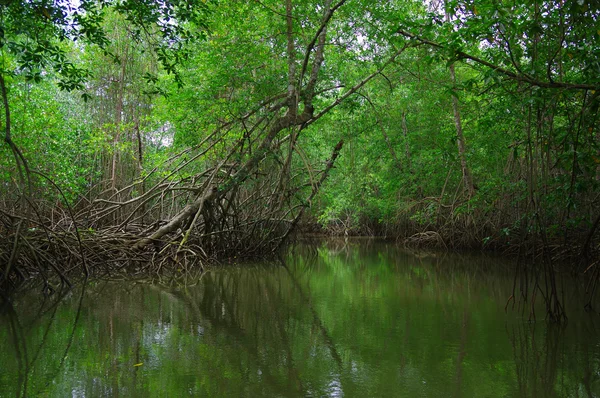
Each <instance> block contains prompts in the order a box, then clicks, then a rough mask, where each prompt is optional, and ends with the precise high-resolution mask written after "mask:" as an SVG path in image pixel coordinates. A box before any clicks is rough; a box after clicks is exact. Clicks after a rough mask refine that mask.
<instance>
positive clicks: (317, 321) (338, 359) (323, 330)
mask: <svg viewBox="0 0 600 398" xmlns="http://www.w3.org/2000/svg"><path fill="white" fill-rule="evenodd" d="M281 264H282V266H283V268H285V270H286V271H287V272H288V274H289V276H290V279H291V280H292V282H293V283H294V286H295V287H296V289H298V293H299V294H300V297H302V300H304V302H306V304H307V305H308V308H309V310H310V312H311V314H312V316H313V321H314V323H315V324H316V325H317V327H318V328H319V330H320V331H321V333H322V334H323V338H324V339H325V343H326V344H327V347H328V348H329V351H330V352H331V356H332V357H333V359H334V360H335V362H336V363H337V365H338V367H339V368H340V371H341V370H342V367H343V363H342V358H341V357H340V354H339V353H338V352H337V349H336V348H335V343H334V342H333V339H332V338H331V336H330V335H329V333H328V332H327V329H326V328H325V325H323V322H322V321H321V318H319V314H317V311H315V309H314V307H313V306H312V304H311V302H310V300H309V299H308V298H307V297H306V295H305V294H304V291H303V290H302V286H300V283H298V280H297V279H296V278H295V277H294V275H293V274H292V272H291V271H290V269H289V268H288V266H287V264H286V263H285V262H282V263H281Z"/></svg>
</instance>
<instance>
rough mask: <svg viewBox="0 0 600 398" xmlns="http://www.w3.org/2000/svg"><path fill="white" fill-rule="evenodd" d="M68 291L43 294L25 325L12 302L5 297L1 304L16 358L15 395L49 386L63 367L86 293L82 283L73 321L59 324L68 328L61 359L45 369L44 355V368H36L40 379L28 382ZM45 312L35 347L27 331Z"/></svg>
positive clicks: (34, 329) (28, 393)
mask: <svg viewBox="0 0 600 398" xmlns="http://www.w3.org/2000/svg"><path fill="white" fill-rule="evenodd" d="M68 293H70V290H69V289H65V290H64V291H62V292H61V293H60V294H56V295H55V296H54V299H53V300H52V301H48V298H47V297H44V300H43V302H42V303H41V305H40V308H39V310H38V312H37V314H36V316H34V317H33V319H32V321H31V322H30V325H27V326H25V327H24V326H23V325H22V324H21V319H20V317H19V315H18V314H17V312H16V311H15V308H14V307H13V305H12V303H11V302H9V301H5V302H4V303H3V305H2V308H0V314H1V315H2V317H3V318H6V319H7V320H8V324H9V329H10V332H11V333H10V337H11V339H10V341H9V344H8V346H9V347H12V348H13V349H14V353H15V358H16V361H17V365H18V367H17V384H16V390H15V396H17V397H27V396H31V395H37V394H39V393H41V392H42V391H43V390H44V389H45V388H46V387H48V385H49V384H50V383H52V381H53V380H54V379H55V377H56V375H57V374H58V373H59V372H60V371H61V369H63V367H64V364H65V360H66V359H67V355H68V354H69V350H70V349H71V346H72V344H73V339H74V336H75V331H76V329H77V326H78V321H79V318H80V314H81V308H82V303H83V298H84V296H85V284H84V285H83V286H82V287H81V293H80V296H79V302H78V305H77V309H76V312H75V316H74V318H73V320H72V324H71V325H59V327H61V328H64V330H65V331H67V330H70V332H69V334H68V337H67V341H66V344H65V346H64V351H63V353H62V355H61V356H60V360H59V361H54V362H53V363H51V364H50V366H51V367H54V369H52V368H50V369H48V368H47V367H48V363H47V361H46V360H45V359H44V360H43V361H42V362H43V363H42V364H41V365H40V366H42V367H44V368H45V369H44V372H38V373H42V374H43V378H42V379H41V380H33V382H32V383H30V380H29V379H30V375H31V374H32V373H34V369H35V367H36V365H37V361H38V359H40V354H41V353H42V351H44V350H45V349H46V348H47V347H46V345H47V343H48V335H49V333H50V331H51V329H52V326H53V324H54V322H55V319H56V313H57V310H58V308H59V307H60V304H61V302H62V301H63V299H64V298H65V296H66V295H67V294H68ZM48 314H49V318H48V320H47V322H46V324H45V325H44V326H43V329H44V332H43V335H42V337H41V340H40V342H39V344H38V345H37V347H35V346H34V347H29V344H28V341H29V340H30V338H31V336H30V334H33V333H34V332H36V328H33V327H32V326H33V324H34V323H35V322H36V321H37V320H39V319H40V318H42V317H44V316H46V315H48ZM69 326H70V328H69ZM36 327H37V325H36ZM28 347H29V348H30V349H33V351H29V350H28ZM51 349H57V347H52V348H51ZM30 354H32V355H31V357H30V356H29V355H30ZM7 371H8V369H5V372H7ZM32 385H33V386H32ZM38 389H40V391H37V390H38Z"/></svg>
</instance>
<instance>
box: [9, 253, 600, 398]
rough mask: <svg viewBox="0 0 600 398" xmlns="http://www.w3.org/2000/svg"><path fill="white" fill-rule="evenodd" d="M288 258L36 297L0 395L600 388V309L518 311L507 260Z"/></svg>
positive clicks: (489, 392) (569, 392)
mask: <svg viewBox="0 0 600 398" xmlns="http://www.w3.org/2000/svg"><path fill="white" fill-rule="evenodd" d="M286 264H287V267H283V266H281V265H280V264H279V265H278V264H260V265H259V264H257V265H252V266H248V265H245V266H224V267H221V268H213V269H212V270H211V271H210V272H207V273H205V274H204V275H203V277H202V278H201V280H200V281H194V283H191V284H190V285H188V286H187V287H185V286H179V287H175V286H169V280H168V279H163V280H162V283H161V284H148V283H135V284H134V283H132V282H95V283H93V284H90V285H89V286H87V287H86V288H85V289H84V290H81V289H80V290H75V291H72V292H70V293H69V294H68V295H67V296H66V297H64V298H63V299H62V300H60V301H56V300H55V301H53V300H48V301H47V302H43V301H42V300H41V299H40V298H39V297H38V296H35V295H33V294H32V295H31V297H30V298H23V299H22V300H20V301H19V302H17V303H15V304H14V307H13V309H14V311H11V310H10V309H6V308H5V309H4V311H3V312H2V314H0V341H1V342H2V343H0V344H2V346H1V350H0V369H1V372H0V396H8V397H11V396H50V397H84V396H85V397H102V396H113V397H116V396H121V397H182V396H209V397H217V396H226V397H240V396H246V397H259V396H266V397H277V396H282V397H288V396H290V397H294V396H313V397H325V396H331V397H341V396H346V397H563V396H564V397H567V396H568V397H591V396H600V333H598V331H599V330H600V329H599V328H600V319H599V318H600V317H599V316H598V315H590V314H588V313H585V312H583V311H582V310H580V309H579V308H580V306H572V307H573V308H570V309H569V315H570V318H569V323H568V324H567V325H566V327H556V326H552V325H548V324H546V323H545V322H544V321H543V314H542V313H541V312H539V313H538V321H537V322H530V321H528V319H529V309H528V308H529V306H527V310H526V311H525V312H523V311H521V310H518V309H516V310H514V311H509V312H508V314H506V313H505V312H504V307H505V304H506V301H507V298H508V297H509V296H510V294H511V291H512V283H513V279H512V278H513V276H512V275H513V274H512V267H513V266H514V265H513V264H512V263H510V262H507V261H506V260H500V259H494V258H489V257H484V256H481V255H473V254H471V255H465V254H463V255H460V254H443V253H426V252H420V253H411V252H408V251H406V250H402V249H399V248H397V247H396V246H394V245H390V244H385V243H377V242H373V241H359V242H353V243H348V244H345V243H344V242H343V241H336V242H321V243H318V244H314V245H310V244H306V245H303V246H301V247H299V248H297V249H296V250H294V251H293V252H292V253H291V254H290V255H289V256H288V257H287V260H286ZM565 292H566V293H565V295H566V298H567V300H570V301H573V302H575V300H576V299H577V296H578V294H579V292H578V290H577V289H566V290H565ZM540 318H542V319H540Z"/></svg>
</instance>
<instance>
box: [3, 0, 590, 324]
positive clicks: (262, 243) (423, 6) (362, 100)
mask: <svg viewBox="0 0 600 398" xmlns="http://www.w3.org/2000/svg"><path fill="white" fill-rule="evenodd" d="M599 17H600V4H599V3H598V2H595V1H591V0H582V1H567V0H561V1H541V0H527V1H524V2H514V1H505V0H478V1H472V0H446V1H424V0H415V1H385V2H377V1H372V0H338V1H335V0H333V1H332V0H315V1H313V0H306V1H292V0H277V1H276V0H260V1H259V0H253V1H221V0H205V1H186V0H147V1H140V0H81V1H78V2H76V1H71V0H26V1H3V2H1V4H0V57H1V66H0V94H1V97H2V106H1V108H2V112H1V115H2V116H1V118H0V121H1V128H2V130H3V133H2V134H3V136H4V142H3V144H2V145H1V146H0V273H1V274H0V292H1V296H2V298H3V299H4V300H7V299H9V298H10V297H11V296H12V295H14V294H15V293H16V292H19V291H21V290H23V289H27V288H31V287H32V286H35V287H36V288H40V290H41V291H42V292H44V294H50V293H52V292H53V291H56V290H57V289H59V288H60V287H61V286H70V285H72V284H73V283H75V281H78V280H81V279H83V278H88V277H90V276H95V277H99V276H103V277H105V276H108V277H110V276H114V275H120V274H123V273H125V274H127V275H129V276H144V275H146V276H147V275H157V274H160V273H165V272H166V273H168V274H170V275H172V277H173V278H177V276H178V275H182V274H185V273H186V272H191V271H192V270H193V271H198V270H199V271H202V270H203V269H204V268H205V267H206V266H207V265H210V264H213V263H215V262H219V261H226V260H229V259H233V258H236V259H248V258H252V257H261V256H267V255H272V254H274V253H276V252H277V251H278V250H279V249H281V248H282V246H283V245H285V244H286V242H288V241H289V240H290V239H291V238H292V237H293V236H294V234H296V233H297V231H299V233H310V232H315V231H319V232H321V233H330V234H341V235H377V236H386V237H388V238H393V239H396V240H397V241H398V242H404V243H405V244H406V245H413V246H419V247H423V246H437V247H443V248H445V249H490V250H492V249H493V250H502V251H504V252H506V253H509V254H511V255H515V256H519V257H521V258H528V259H531V261H527V262H523V263H524V264H525V263H528V264H529V265H530V266H525V265H523V267H522V269H519V270H518V272H517V274H519V275H521V277H520V278H519V282H517V278H516V277H515V291H514V292H513V296H511V298H510V299H509V304H510V301H511V300H519V298H518V297H519V295H520V296H521V297H525V298H526V297H533V298H535V296H536V295H538V294H539V295H541V296H543V297H544V301H545V303H546V308H547V312H548V315H549V317H550V318H552V319H555V320H560V319H561V318H563V317H564V311H563V309H562V303H561V300H560V297H559V292H558V290H557V289H556V277H557V276H556V275H557V273H559V272H562V271H565V269H563V268H560V267H558V265H557V264H559V263H560V262H561V260H562V261H565V260H568V262H567V264H568V267H567V268H568V269H567V270H566V271H568V272H571V273H575V274H581V275H583V276H584V277H585V278H586V281H587V289H588V298H589V301H588V303H587V305H588V306H589V307H591V306H592V302H593V298H594V295H595V292H596V289H597V285H598V280H599V279H600V265H599V263H598V258H599V252H600V239H599V238H598V236H599V233H598V227H599V224H600V200H599V194H600V191H599V189H598V187H599V185H600V145H599V144H600V131H599V127H600V126H599V121H598V119H597V116H598V107H599V104H600V99H599V96H600V91H599V90H600V44H599V43H600V41H599V40H598V39H599V37H600V23H599V21H598V19H599ZM509 304H507V305H509Z"/></svg>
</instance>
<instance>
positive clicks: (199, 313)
mask: <svg viewBox="0 0 600 398" xmlns="http://www.w3.org/2000/svg"><path fill="white" fill-rule="evenodd" d="M214 279H215V278H212V279H211V278H205V280H204V282H203V285H204V288H205V289H207V290H208V289H210V288H212V289H213V290H216V291H218V293H216V292H215V291H213V292H212V293H211V294H209V295H208V296H209V297H211V298H215V297H218V298H220V299H221V301H220V303H221V304H223V305H224V306H225V307H226V308H227V311H226V313H227V314H231V320H230V321H228V320H226V319H225V318H223V317H218V316H217V315H218V314H217V313H215V314H212V313H211V311H210V308H213V309H217V307H218V305H217V304H218V302H217V301H215V300H209V299H207V298H206V297H205V298H204V299H203V300H202V305H201V306H199V305H198V303H196V301H195V300H194V298H193V297H191V296H190V294H189V293H188V292H187V291H185V292H184V291H176V290H174V291H171V290H167V289H166V288H165V287H162V286H156V285H154V286H153V287H154V288H157V289H159V290H160V291H162V292H164V293H165V294H167V295H168V296H170V297H173V298H175V299H177V300H179V301H180V302H182V303H183V304H185V305H186V306H187V307H188V308H189V309H191V310H192V312H193V313H194V315H196V317H197V319H203V320H205V321H206V320H207V321H209V322H210V324H211V325H212V326H213V327H214V328H215V329H217V330H222V331H224V332H225V333H226V334H227V335H229V336H232V337H237V340H236V341H237V342H239V344H241V345H242V346H243V347H244V348H245V349H246V351H247V352H248V353H249V354H250V356H249V359H251V360H252V359H253V360H254V361H255V363H256V365H257V368H258V369H260V371H261V377H264V379H265V380H266V381H267V383H268V384H269V385H270V386H271V387H272V388H273V389H274V390H275V391H276V392H277V394H276V395H279V396H287V395H289V394H290V391H289V390H287V389H285V388H284V386H282V385H281V384H280V383H278V382H277V378H276V377H275V376H274V375H273V374H271V372H270V369H269V366H263V365H264V364H262V363H261V355H260V353H259V352H258V349H257V348H256V347H255V346H254V345H252V344H248V343H250V342H252V341H253V340H249V339H246V338H244V337H246V334H245V333H244V329H243V328H242V327H241V326H240V325H239V324H237V323H235V321H236V319H235V314H236V312H235V311H233V306H232V305H231V303H230V301H229V300H227V299H226V297H227V296H232V297H237V294H233V293H231V292H232V291H233V290H235V291H236V292H237V285H239V283H234V285H235V286H233V287H231V286H229V285H228V284H226V283H224V281H223V278H220V280H219V282H218V283H215V282H214ZM234 282H235V281H234ZM255 335H257V334H256V331H255Z"/></svg>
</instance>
